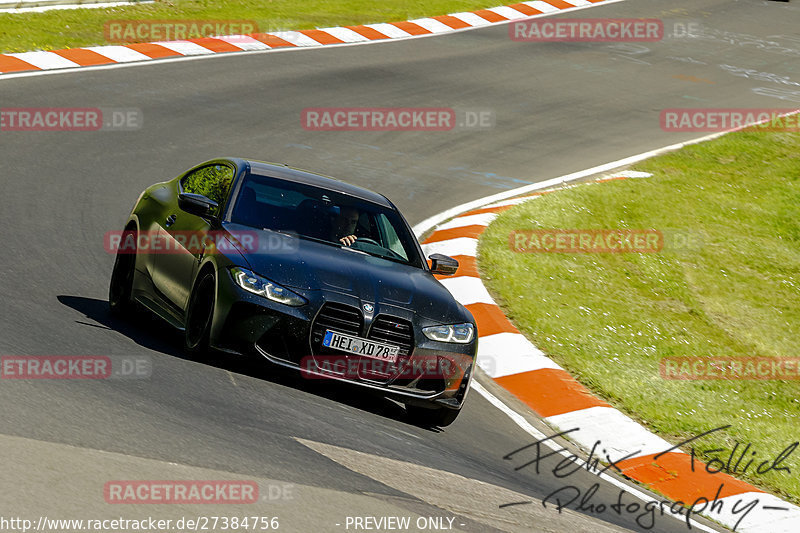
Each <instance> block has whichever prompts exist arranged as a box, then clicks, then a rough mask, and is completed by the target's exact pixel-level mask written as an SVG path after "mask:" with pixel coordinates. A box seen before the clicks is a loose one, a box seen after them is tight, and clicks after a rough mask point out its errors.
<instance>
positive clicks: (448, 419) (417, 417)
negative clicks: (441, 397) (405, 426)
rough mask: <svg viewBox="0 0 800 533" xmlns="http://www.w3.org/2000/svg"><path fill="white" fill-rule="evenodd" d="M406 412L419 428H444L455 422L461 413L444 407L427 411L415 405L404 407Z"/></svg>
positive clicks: (458, 410) (459, 410)
mask: <svg viewBox="0 0 800 533" xmlns="http://www.w3.org/2000/svg"><path fill="white" fill-rule="evenodd" d="M406 412H407V413H408V417H409V418H410V419H411V420H412V421H413V422H414V423H415V424H418V425H420V426H426V427H432V426H439V427H446V426H449V425H450V424H452V423H453V422H455V420H456V418H457V417H458V415H459V413H461V409H448V408H446V407H436V408H434V409H427V408H425V407H418V406H416V405H406Z"/></svg>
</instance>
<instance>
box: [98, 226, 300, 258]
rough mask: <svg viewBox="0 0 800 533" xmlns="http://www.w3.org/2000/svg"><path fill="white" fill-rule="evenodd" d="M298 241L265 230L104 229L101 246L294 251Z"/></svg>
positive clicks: (139, 250)
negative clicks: (105, 230) (106, 230)
mask: <svg viewBox="0 0 800 533" xmlns="http://www.w3.org/2000/svg"><path fill="white" fill-rule="evenodd" d="M298 247H299V240H298V239H297V238H296V237H295V236H294V235H291V234H285V233H277V232H268V231H249V230H245V231H227V230H211V231H193V230H185V231H183V230H175V231H169V232H167V231H127V230H124V231H120V230H113V231H108V232H106V234H105V236H104V239H103V248H104V249H105V251H106V252H108V253H109V254H123V255H126V254H127V255H135V254H163V255H170V254H184V253H190V254H193V255H199V254H214V253H225V252H231V251H239V252H243V253H246V254H265V253H269V254H271V255H275V254H293V253H296V252H297V250H298Z"/></svg>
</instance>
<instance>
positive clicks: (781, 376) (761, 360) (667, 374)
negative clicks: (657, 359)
mask: <svg viewBox="0 0 800 533" xmlns="http://www.w3.org/2000/svg"><path fill="white" fill-rule="evenodd" d="M659 371H660V373H661V377H662V378H664V379H668V380H687V381H707V380H717V379H723V380H748V381H749V380H757V381H767V380H800V357H664V358H662V359H661V363H660V365H659Z"/></svg>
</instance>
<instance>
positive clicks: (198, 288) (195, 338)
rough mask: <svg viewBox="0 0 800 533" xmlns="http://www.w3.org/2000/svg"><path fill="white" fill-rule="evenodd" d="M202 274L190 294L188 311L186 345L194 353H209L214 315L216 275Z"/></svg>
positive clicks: (187, 349)
mask: <svg viewBox="0 0 800 533" xmlns="http://www.w3.org/2000/svg"><path fill="white" fill-rule="evenodd" d="M201 275H202V278H200V280H199V281H198V282H197V284H195V287H194V289H193V290H192V294H191V296H189V308H188V309H187V311H186V334H185V336H184V347H185V348H186V351H187V352H188V353H190V354H193V355H207V354H208V351H209V345H208V342H209V337H210V335H211V319H212V318H213V316H214V303H215V302H214V300H215V290H214V275H213V274H211V273H206V274H201Z"/></svg>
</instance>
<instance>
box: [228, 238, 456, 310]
mask: <svg viewBox="0 0 800 533" xmlns="http://www.w3.org/2000/svg"><path fill="white" fill-rule="evenodd" d="M225 229H226V230H227V231H228V232H230V233H232V235H234V236H240V235H241V234H247V235H253V234H257V237H258V241H259V244H260V248H261V249H260V250H259V251H257V252H256V251H254V250H253V247H250V249H247V250H242V257H243V258H244V260H245V261H246V262H247V263H248V266H249V268H250V269H251V270H253V271H254V272H256V273H258V274H260V275H262V276H265V277H267V278H269V279H270V280H272V281H275V282H276V283H279V284H281V285H284V286H286V287H289V288H294V289H300V290H305V291H308V290H328V291H334V292H339V293H343V294H349V295H353V296H355V297H357V298H359V299H360V300H361V301H362V302H368V303H381V304H390V305H395V306H399V307H404V308H408V309H411V310H413V311H414V312H416V313H417V314H418V315H421V316H424V317H426V318H430V319H432V320H434V321H437V322H440V323H457V322H463V321H468V320H469V315H468V312H467V311H466V310H465V309H464V308H463V307H462V306H461V305H460V304H459V303H458V302H456V300H455V299H454V298H453V296H452V295H451V294H450V292H449V291H448V290H447V289H446V288H445V287H444V286H443V285H442V284H441V283H439V282H438V281H437V280H436V278H434V277H433V275H432V274H431V273H430V272H427V271H425V270H422V269H420V268H415V267H412V266H409V265H404V264H401V263H396V262H393V261H389V260H386V259H381V258H379V257H374V256H370V255H366V254H363V253H360V252H357V251H354V250H352V249H347V248H339V247H336V246H331V245H327V244H322V243H318V242H314V241H309V240H305V239H299V238H297V237H293V236H289V235H285V234H282V233H277V232H273V231H268V230H256V231H255V232H254V230H253V229H252V228H249V227H247V226H240V225H238V224H227V225H226V227H225ZM231 240H232V241H234V242H236V241H237V240H241V239H235V238H231ZM239 247H241V243H239Z"/></svg>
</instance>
